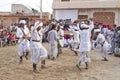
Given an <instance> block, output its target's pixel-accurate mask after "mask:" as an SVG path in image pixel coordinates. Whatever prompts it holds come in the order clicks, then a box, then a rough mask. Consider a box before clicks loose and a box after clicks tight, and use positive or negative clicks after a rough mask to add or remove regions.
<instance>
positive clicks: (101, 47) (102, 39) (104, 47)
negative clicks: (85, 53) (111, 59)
mask: <svg viewBox="0 0 120 80" xmlns="http://www.w3.org/2000/svg"><path fill="white" fill-rule="evenodd" d="M96 41H97V43H98V45H99V52H100V55H101V56H102V57H103V58H106V53H107V45H108V42H106V41H105V36H104V35H103V34H101V33H100V34H99V35H98V37H97V39H96Z"/></svg>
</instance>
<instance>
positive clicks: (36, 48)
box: [30, 21, 47, 72]
mask: <svg viewBox="0 0 120 80" xmlns="http://www.w3.org/2000/svg"><path fill="white" fill-rule="evenodd" d="M41 28H42V23H40V22H39V21H37V22H36V23H35V25H34V28H33V32H32V36H31V43H30V46H31V51H32V58H31V59H32V62H33V71H34V72H37V67H36V65H37V64H38V62H39V60H41V64H42V65H41V68H44V67H45V59H46V57H47V51H46V49H45V48H44V47H43V45H42V35H41V33H40V30H41Z"/></svg>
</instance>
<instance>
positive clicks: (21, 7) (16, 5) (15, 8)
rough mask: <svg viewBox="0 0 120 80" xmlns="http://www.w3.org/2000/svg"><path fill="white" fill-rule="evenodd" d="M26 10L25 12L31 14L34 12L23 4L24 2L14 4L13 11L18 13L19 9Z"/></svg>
mask: <svg viewBox="0 0 120 80" xmlns="http://www.w3.org/2000/svg"><path fill="white" fill-rule="evenodd" d="M22 10H23V11H24V13H26V14H30V13H32V10H31V9H29V8H27V7H26V6H24V5H22V4H12V10H11V11H12V13H16V12H17V11H22Z"/></svg>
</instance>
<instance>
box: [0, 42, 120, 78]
mask: <svg viewBox="0 0 120 80" xmlns="http://www.w3.org/2000/svg"><path fill="white" fill-rule="evenodd" d="M45 46H47V44H45ZM90 56H91V58H92V63H91V66H90V68H89V69H88V70H85V69H84V67H85V66H84V65H83V66H82V71H79V70H78V68H76V66H75V65H76V64H77V61H78V56H75V54H74V53H73V52H72V51H70V50H69V49H67V48H64V49H63V54H62V55H60V56H59V57H58V58H57V59H56V60H55V61H52V60H47V62H46V66H47V68H46V69H41V68H40V65H41V64H40V63H39V64H38V70H39V73H37V74H35V73H33V72H32V62H31V61H30V60H28V61H26V60H25V59H24V61H23V63H22V64H19V57H18V54H17V46H11V47H3V48H0V80H120V58H117V57H114V56H113V55H112V56H110V55H108V59H109V61H108V62H104V61H101V57H100V55H99V54H98V52H97V51H91V52H90ZM29 59H30V57H29Z"/></svg>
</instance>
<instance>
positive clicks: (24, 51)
mask: <svg viewBox="0 0 120 80" xmlns="http://www.w3.org/2000/svg"><path fill="white" fill-rule="evenodd" d="M19 24H20V26H19V28H17V33H16V37H17V38H18V39H19V40H18V55H19V56H20V63H22V60H23V56H24V55H25V58H26V59H28V57H27V56H28V54H29V51H30V44H29V40H28V39H29V38H30V32H29V29H28V28H27V26H26V25H25V24H26V22H25V20H21V21H20V22H19Z"/></svg>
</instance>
